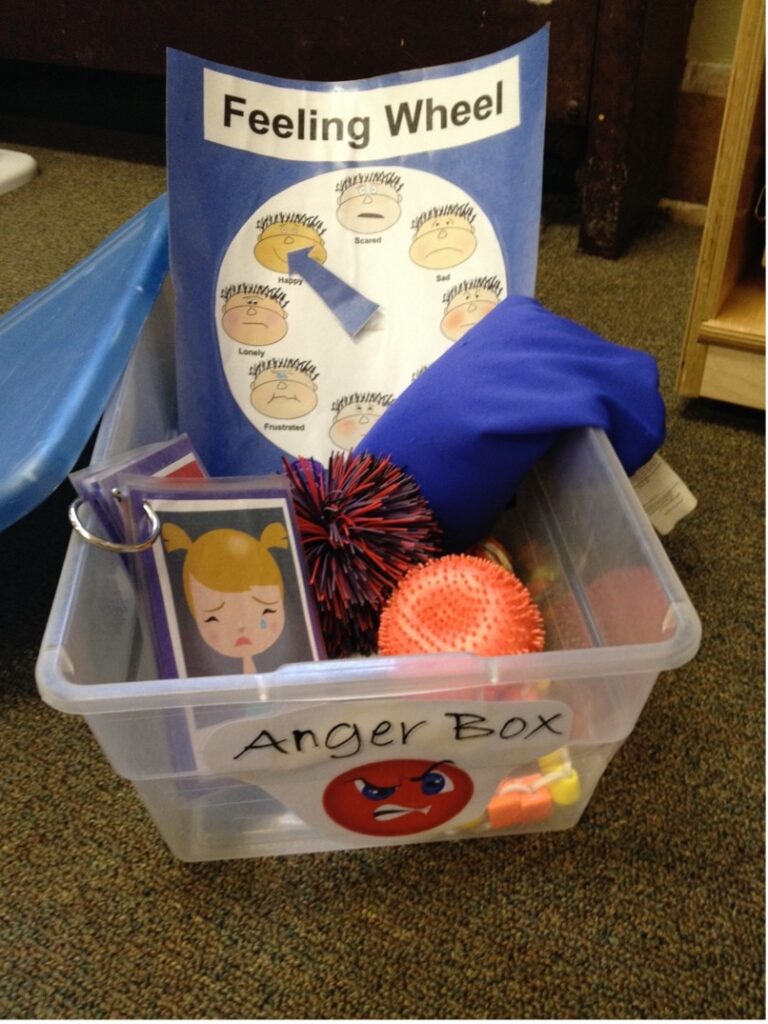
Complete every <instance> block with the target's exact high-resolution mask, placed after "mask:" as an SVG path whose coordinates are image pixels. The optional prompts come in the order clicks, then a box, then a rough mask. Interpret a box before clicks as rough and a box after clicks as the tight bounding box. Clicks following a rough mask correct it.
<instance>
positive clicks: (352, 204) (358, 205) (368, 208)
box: [336, 171, 402, 235]
mask: <svg viewBox="0 0 768 1024" xmlns="http://www.w3.org/2000/svg"><path fill="white" fill-rule="evenodd" d="M401 187H402V183H401V181H400V178H399V177H398V175H397V174H394V173H391V172H384V171H373V172H370V173H367V174H366V173H363V174H353V175H351V176H349V177H347V178H345V179H344V180H343V181H341V182H340V183H339V184H338V186H337V191H338V192H339V198H338V208H337V210H336V217H337V218H338V221H339V223H340V224H342V225H343V226H344V227H345V228H348V229H349V230H350V231H355V232H357V233H358V234H362V235H366V234H375V233H376V232H379V231H386V229H387V228H391V227H392V225H393V224H396V223H397V221H398V220H399V219H400V212H401V207H400V202H401V197H400V189H401Z"/></svg>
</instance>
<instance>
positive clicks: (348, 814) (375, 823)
mask: <svg viewBox="0 0 768 1024" xmlns="http://www.w3.org/2000/svg"><path fill="white" fill-rule="evenodd" d="M473 792H474V786H473V784H472V779H471V778H470V777H469V775H467V773H466V772H465V771H463V770H462V769H461V768H458V767H457V766H456V765H455V764H454V763H453V762H452V761H426V760H423V761H421V760H403V761H377V762H375V763H373V764H365V765H361V766H360V767H359V768H351V769H350V770H349V771H347V772H344V774H343V775H339V776H337V778H335V779H333V781H332V782H329V783H328V785H327V787H326V789H325V793H324V794H323V807H324V808H325V811H326V814H327V815H328V816H329V817H330V818H332V819H333V821H335V822H336V824H337V825H341V826H342V827H343V828H347V829H349V830H350V831H351V832H362V833H363V835H367V836H406V835H412V834H413V833H416V832H426V831H427V830H429V829H432V828H436V827H437V826H438V825H443V824H444V823H445V822H446V821H450V820H451V818H453V817H454V815H456V814H458V813H459V811H461V810H462V809H463V808H464V807H466V805H467V804H468V803H469V801H470V800H471V798H472V793H473Z"/></svg>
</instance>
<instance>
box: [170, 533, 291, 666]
mask: <svg viewBox="0 0 768 1024" xmlns="http://www.w3.org/2000/svg"><path fill="white" fill-rule="evenodd" d="M162 537H163V542H164V544H165V548H166V550H167V551H169V552H173V551H184V552H186V554H185V558H184V565H183V569H182V579H183V584H184V595H185V598H186V601H187V606H188V608H189V610H190V612H191V613H192V617H193V619H194V620H195V624H196V625H197V628H198V631H199V633H200V636H201V637H202V638H203V640H204V641H205V642H206V643H207V644H208V646H209V647H211V648H212V649H213V650H214V651H216V653H217V654H223V655H224V656H225V657H227V658H237V659H240V660H241V662H242V666H243V672H254V671H255V662H254V658H255V656H256V655H258V654H261V653H263V652H264V651H266V650H268V649H269V648H270V647H271V646H272V645H273V644H274V643H275V642H276V640H277V639H278V637H279V636H280V634H281V633H282V632H283V628H284V627H285V605H284V587H283V577H282V573H281V571H280V567H279V566H278V564H277V562H276V561H275V559H274V557H273V556H272V554H271V553H270V549H271V548H287V547H288V537H287V534H286V531H285V527H284V526H283V525H282V523H270V524H269V526H267V527H265V528H264V530H263V531H262V534H261V536H260V538H259V539H258V540H257V539H256V538H255V537H252V536H251V535H250V534H247V533H243V532H242V531H241V530H230V529H218V530H209V531H208V532H207V533H204V534H201V536H200V537H198V538H197V540H195V541H193V540H192V539H191V537H190V536H189V535H188V534H187V533H186V531H185V530H183V529H182V528H181V527H180V526H177V525H175V524H173V523H166V524H165V525H164V526H163V530H162Z"/></svg>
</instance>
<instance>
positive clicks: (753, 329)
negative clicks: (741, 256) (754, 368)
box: [698, 273, 765, 355]
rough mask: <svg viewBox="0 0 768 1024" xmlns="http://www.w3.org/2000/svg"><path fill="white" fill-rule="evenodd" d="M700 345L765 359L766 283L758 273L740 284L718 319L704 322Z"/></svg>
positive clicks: (727, 300) (701, 326)
mask: <svg viewBox="0 0 768 1024" xmlns="http://www.w3.org/2000/svg"><path fill="white" fill-rule="evenodd" d="M698 340H699V342H703V343H705V344H711V345H723V346H725V347H727V348H738V349H744V350H745V351H747V352H759V353H762V354H763V355H765V282H764V280H763V279H761V278H760V277H759V276H758V275H757V274H756V273H755V274H754V276H753V277H745V278H743V279H742V280H740V281H738V282H737V283H736V284H735V285H734V287H733V289H732V291H731V292H730V293H729V295H728V296H727V298H726V300H725V302H724V304H723V307H722V309H721V310H720V312H719V313H718V314H717V316H713V317H710V319H709V320H702V322H701V324H700V325H699V337H698Z"/></svg>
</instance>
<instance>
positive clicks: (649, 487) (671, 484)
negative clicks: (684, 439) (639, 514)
mask: <svg viewBox="0 0 768 1024" xmlns="http://www.w3.org/2000/svg"><path fill="white" fill-rule="evenodd" d="M630 480H631V482H632V486H633V487H634V488H635V493H636V494H637V496H638V498H639V499H640V503H641V504H642V506H643V508H644V509H645V511H646V514H647V515H648V518H649V519H650V520H651V523H652V524H653V527H654V529H655V530H657V531H658V533H660V534H661V535H662V536H663V537H665V536H666V535H667V534H668V533H671V532H672V530H673V529H674V528H675V526H676V525H677V524H678V523H679V522H680V520H681V519H683V518H685V516H687V515H689V514H690V513H691V512H693V510H694V509H695V508H696V505H697V504H698V502H697V500H696V498H695V497H694V496H693V494H691V492H690V491H689V490H688V488H687V487H686V485H685V484H684V483H683V481H682V480H681V479H680V477H679V476H678V475H677V473H675V471H674V470H673V469H672V467H671V466H670V465H669V464H668V463H667V462H665V461H664V459H662V457H661V456H660V455H659V454H656V455H654V456H653V457H652V458H651V460H650V461H649V462H646V464H645V465H644V466H641V467H640V469H638V471H637V472H636V473H635V474H634V475H633V476H631V477H630Z"/></svg>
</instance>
